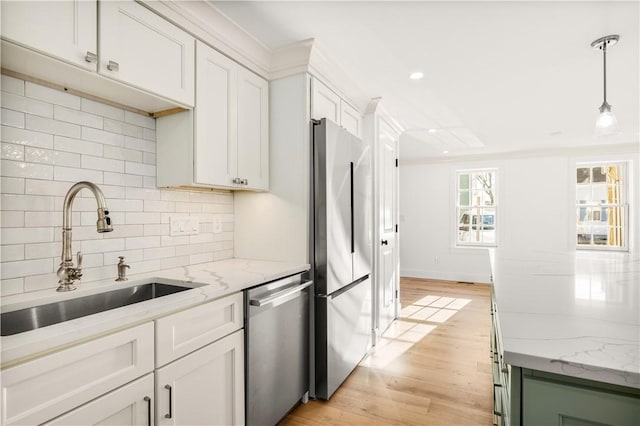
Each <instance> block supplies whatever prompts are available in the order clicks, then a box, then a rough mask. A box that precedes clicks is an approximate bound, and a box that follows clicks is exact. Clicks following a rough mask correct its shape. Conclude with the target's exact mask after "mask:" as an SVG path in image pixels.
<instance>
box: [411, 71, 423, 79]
mask: <svg viewBox="0 0 640 426" xmlns="http://www.w3.org/2000/svg"><path fill="white" fill-rule="evenodd" d="M422 77H424V73H423V72H420V71H416V72H412V73H411V75H410V76H409V78H410V79H411V80H420V79H421V78H422Z"/></svg>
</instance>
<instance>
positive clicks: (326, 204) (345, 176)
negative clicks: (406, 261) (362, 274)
mask: <svg viewBox="0 0 640 426" xmlns="http://www.w3.org/2000/svg"><path fill="white" fill-rule="evenodd" d="M313 145H314V146H313V151H314V152H313V162H314V165H313V166H314V167H313V168H314V203H315V214H314V216H315V219H314V221H315V223H314V232H315V241H316V246H315V264H316V274H317V275H316V285H317V288H316V291H317V293H318V294H330V293H333V292H334V291H336V290H339V289H340V288H341V287H343V286H345V285H348V284H349V283H351V282H352V281H353V270H352V268H353V266H352V262H353V260H352V257H353V256H352V253H351V251H352V250H351V249H352V247H351V245H352V242H351V236H352V233H351V230H352V228H351V183H352V176H351V170H352V168H351V147H352V143H351V135H350V134H349V133H347V132H346V131H345V130H344V129H342V128H340V127H338V125H336V124H334V123H333V122H330V121H328V120H326V119H322V120H321V124H320V125H314V126H313Z"/></svg>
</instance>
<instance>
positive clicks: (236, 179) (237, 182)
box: [232, 178, 242, 185]
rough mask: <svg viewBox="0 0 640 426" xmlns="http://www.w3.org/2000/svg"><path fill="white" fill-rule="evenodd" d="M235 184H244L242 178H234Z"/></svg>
mask: <svg viewBox="0 0 640 426" xmlns="http://www.w3.org/2000/svg"><path fill="white" fill-rule="evenodd" d="M232 182H233V183H235V184H236V185H241V184H242V179H240V178H233V181H232Z"/></svg>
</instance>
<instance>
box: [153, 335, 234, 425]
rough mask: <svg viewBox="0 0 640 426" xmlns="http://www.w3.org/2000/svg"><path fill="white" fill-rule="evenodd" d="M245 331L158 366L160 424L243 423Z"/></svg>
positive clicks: (158, 420) (157, 414)
mask: <svg viewBox="0 0 640 426" xmlns="http://www.w3.org/2000/svg"><path fill="white" fill-rule="evenodd" d="M243 345H244V332H243V330H238V331H236V332H235V333H233V334H231V335H229V336H227V337H225V338H223V339H220V340H218V341H216V342H214V343H211V344H210V345H208V346H205V347H204V348H202V349H199V350H197V351H195V352H193V353H192V354H190V355H187V356H185V357H184V358H180V359H179V360H177V361H174V362H172V363H171V364H169V365H166V366H164V367H162V368H160V369H158V370H156V395H157V401H156V420H157V424H158V425H242V424H244V350H243Z"/></svg>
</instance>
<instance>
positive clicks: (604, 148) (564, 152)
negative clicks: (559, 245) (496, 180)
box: [400, 142, 640, 166]
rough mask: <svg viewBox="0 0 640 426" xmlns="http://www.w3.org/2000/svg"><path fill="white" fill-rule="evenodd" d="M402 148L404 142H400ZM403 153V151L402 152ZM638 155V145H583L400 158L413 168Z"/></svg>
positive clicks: (639, 146)
mask: <svg viewBox="0 0 640 426" xmlns="http://www.w3.org/2000/svg"><path fill="white" fill-rule="evenodd" d="M400 147H401V148H402V142H400ZM401 152H402V151H401ZM609 154H611V155H620V154H623V155H633V154H635V155H638V156H639V157H638V158H639V159H640V144H638V143H621V144H609V145H582V146H567V147H558V148H545V149H536V150H527V151H510V152H496V153H487V154H474V155H457V156H451V157H422V158H405V159H403V158H402V157H401V158H400V165H405V166H413V165H423V164H442V163H460V162H471V161H487V160H492V161H498V160H515V159H524V158H541V157H559V156H564V157H585V156H589V155H609Z"/></svg>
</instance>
